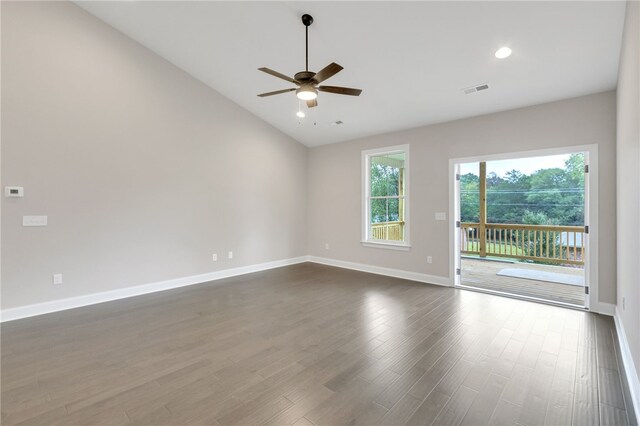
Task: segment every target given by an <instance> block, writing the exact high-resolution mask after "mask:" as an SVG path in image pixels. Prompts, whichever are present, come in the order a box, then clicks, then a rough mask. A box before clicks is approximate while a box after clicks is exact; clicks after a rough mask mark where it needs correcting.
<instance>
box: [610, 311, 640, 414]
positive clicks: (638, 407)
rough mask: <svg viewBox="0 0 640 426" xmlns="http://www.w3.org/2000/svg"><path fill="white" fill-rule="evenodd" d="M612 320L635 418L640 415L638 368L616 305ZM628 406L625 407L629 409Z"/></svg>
mask: <svg viewBox="0 0 640 426" xmlns="http://www.w3.org/2000/svg"><path fill="white" fill-rule="evenodd" d="M613 320H614V321H615V323H616V332H617V334H618V341H619V342H620V352H621V353H620V355H621V358H622V363H623V364H624V366H623V367H624V373H625V375H626V376H627V383H628V384H629V392H630V393H631V400H632V402H633V411H634V412H635V413H636V419H637V418H638V416H639V415H640V380H639V379H638V370H636V366H635V363H634V362H633V357H632V356H631V348H630V347H629V342H628V341H627V334H626V333H625V331H624V325H623V323H622V318H621V317H620V311H619V310H618V308H617V307H616V309H615V315H614V316H613ZM629 408H630V407H627V409H629Z"/></svg>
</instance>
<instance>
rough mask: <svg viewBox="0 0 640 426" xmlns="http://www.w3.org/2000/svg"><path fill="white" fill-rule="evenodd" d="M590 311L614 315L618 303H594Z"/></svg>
mask: <svg viewBox="0 0 640 426" xmlns="http://www.w3.org/2000/svg"><path fill="white" fill-rule="evenodd" d="M590 311H591V312H597V313H599V314H601V315H608V316H610V317H612V316H614V315H615V314H616V305H612V304H611V303H604V302H598V303H594V304H593V306H592V307H591V309H590Z"/></svg>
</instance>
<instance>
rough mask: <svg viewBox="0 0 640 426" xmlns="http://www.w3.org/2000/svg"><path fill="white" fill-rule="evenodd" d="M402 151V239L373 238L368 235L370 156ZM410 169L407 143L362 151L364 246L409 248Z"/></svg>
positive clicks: (394, 248) (405, 249)
mask: <svg viewBox="0 0 640 426" xmlns="http://www.w3.org/2000/svg"><path fill="white" fill-rule="evenodd" d="M400 152H403V153H404V156H405V160H404V169H405V171H404V241H399V242H394V241H387V240H374V239H371V238H370V237H369V229H370V228H371V227H370V226H369V220H370V214H369V213H370V211H369V210H370V207H369V206H370V203H369V200H370V197H371V196H370V193H371V188H370V184H371V167H370V165H369V163H370V158H371V157H374V156H377V155H384V154H397V153H400ZM410 175H411V173H410V169H409V145H396V146H388V147H383V148H376V149H368V150H365V151H362V241H361V243H362V245H363V246H365V247H375V248H384V249H391V250H404V251H407V250H409V249H410V248H411V240H410V237H411V232H410V224H411V221H410V218H409V213H410V211H411V209H410V208H409V199H410V185H409V181H410Z"/></svg>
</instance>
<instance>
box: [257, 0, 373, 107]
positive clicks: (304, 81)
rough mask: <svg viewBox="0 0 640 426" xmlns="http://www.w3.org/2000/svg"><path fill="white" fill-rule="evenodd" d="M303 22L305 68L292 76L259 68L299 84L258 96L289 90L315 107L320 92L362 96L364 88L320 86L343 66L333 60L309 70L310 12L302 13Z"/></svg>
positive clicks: (277, 93)
mask: <svg viewBox="0 0 640 426" xmlns="http://www.w3.org/2000/svg"><path fill="white" fill-rule="evenodd" d="M302 23H303V24H304V26H305V70H304V71H300V72H298V73H296V75H295V76H294V77H293V78H291V77H289V76H286V75H284V74H281V73H279V72H277V71H274V70H272V69H269V68H266V67H262V68H258V70H260V71H262V72H265V73H267V74H270V75H272V76H274V77H278V78H280V79H282V80H285V81H288V82H290V83H293V84H295V85H297V86H298V87H297V88H295V87H294V88H290V89H282V90H276V91H274V92H267V93H261V94H259V95H258V96H259V97H261V98H263V97H266V96H273V95H279V94H281V93H287V92H293V91H295V92H296V96H297V97H298V99H301V100H303V101H306V102H307V107H309V108H313V107H316V106H318V101H317V98H318V92H327V93H335V94H338V95H349V96H360V93H362V90H360V89H352V88H350V87H338V86H319V84H320V83H322V82H323V81H325V80H327V79H329V78H331V77H333V76H334V75H336V74H337V73H339V72H340V71H342V69H343V68H342V66H340V65H338V64H336V63H335V62H332V63H331V64H329V65H327V66H326V67H324V68H323V69H321V70H320V71H318V72H317V73H315V72H313V71H309V26H310V25H311V24H312V23H313V17H312V16H311V15H308V14H306V13H305V14H304V15H302Z"/></svg>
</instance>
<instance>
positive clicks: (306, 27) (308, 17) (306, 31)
mask: <svg viewBox="0 0 640 426" xmlns="http://www.w3.org/2000/svg"><path fill="white" fill-rule="evenodd" d="M302 23H303V24H304V46H305V50H304V69H305V71H307V72H309V25H311V24H313V16H311V15H308V14H306V13H305V14H304V15H302Z"/></svg>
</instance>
